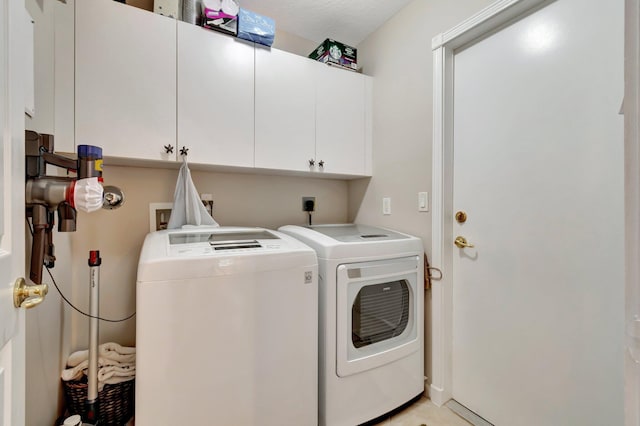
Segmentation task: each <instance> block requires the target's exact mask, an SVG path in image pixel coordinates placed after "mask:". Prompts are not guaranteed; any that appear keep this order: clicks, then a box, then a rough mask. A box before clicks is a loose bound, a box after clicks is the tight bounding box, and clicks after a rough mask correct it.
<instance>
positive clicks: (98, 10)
mask: <svg viewBox="0 0 640 426" xmlns="http://www.w3.org/2000/svg"><path fill="white" fill-rule="evenodd" d="M75 22H76V40H75V43H76V49H75V51H76V94H75V100H76V107H75V114H76V122H75V130H76V138H75V141H76V144H91V145H98V146H101V147H102V148H103V149H104V155H105V156H117V157H131V158H137V159H152V160H163V159H164V160H166V159H175V153H174V154H172V155H169V154H166V153H165V151H164V149H163V146H164V145H169V144H171V145H175V138H176V21H175V20H173V19H170V18H166V17H164V16H160V15H156V14H153V13H149V12H147V11H143V10H140V9H137V8H135V7H131V6H126V5H124V4H121V3H118V2H115V1H111V0H82V1H77V2H76V20H75Z"/></svg>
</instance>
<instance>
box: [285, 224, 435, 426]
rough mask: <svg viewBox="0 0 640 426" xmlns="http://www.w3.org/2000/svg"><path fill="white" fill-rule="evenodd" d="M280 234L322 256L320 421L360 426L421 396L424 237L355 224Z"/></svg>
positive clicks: (287, 230)
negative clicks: (296, 239) (289, 236)
mask: <svg viewBox="0 0 640 426" xmlns="http://www.w3.org/2000/svg"><path fill="white" fill-rule="evenodd" d="M279 231H281V232H283V233H286V234H289V235H292V236H294V237H295V238H298V239H299V240H300V241H302V242H304V243H305V244H307V245H309V246H310V247H312V248H313V249H314V250H315V251H316V252H317V254H318V273H319V284H318V285H319V290H320V305H319V406H318V413H319V415H318V419H319V424H320V425H322V426H354V425H357V424H360V423H363V422H366V421H369V420H372V419H374V418H376V417H378V416H381V415H383V414H385V413H387V412H389V411H391V410H393V409H395V408H397V407H399V406H401V405H402V404H404V403H405V402H408V401H410V400H411V399H413V398H414V397H416V396H418V395H419V394H421V393H422V392H423V391H424V339H423V324H424V322H423V318H424V310H423V309H424V308H423V307H424V290H423V279H424V269H423V248H422V242H421V240H420V239H418V238H416V237H412V236H410V235H406V234H402V233H399V232H394V231H391V230H388V229H381V228H374V227H369V226H363V225H354V224H347V225H318V226H311V227H301V226H283V227H281V228H280V229H279Z"/></svg>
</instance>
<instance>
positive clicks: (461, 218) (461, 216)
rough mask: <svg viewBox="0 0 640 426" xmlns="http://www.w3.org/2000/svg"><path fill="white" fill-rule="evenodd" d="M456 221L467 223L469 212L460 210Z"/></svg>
mask: <svg viewBox="0 0 640 426" xmlns="http://www.w3.org/2000/svg"><path fill="white" fill-rule="evenodd" d="M456 221H457V222H458V223H465V222H466V221H467V214H466V213H465V212H463V211H462V210H461V211H459V212H456Z"/></svg>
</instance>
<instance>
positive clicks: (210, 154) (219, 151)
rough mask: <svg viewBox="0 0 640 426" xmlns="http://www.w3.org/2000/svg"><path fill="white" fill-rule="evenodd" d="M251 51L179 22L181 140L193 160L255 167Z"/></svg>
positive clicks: (248, 45) (218, 35) (179, 113)
mask: <svg viewBox="0 0 640 426" xmlns="http://www.w3.org/2000/svg"><path fill="white" fill-rule="evenodd" d="M253 51H254V48H253V44H249V43H244V42H241V41H236V39H234V38H233V37H230V36H227V35H224V34H219V33H216V32H214V31H211V30H207V29H205V28H201V27H197V26H195V25H191V24H187V23H184V22H178V146H179V147H182V146H186V147H187V148H189V161H191V162H194V163H206V164H218V165H228V166H244V167H253V146H254V144H253V136H254V131H253V129H254V125H253V116H254V111H253V100H254V87H253V84H254V82H253V76H254V57H253Z"/></svg>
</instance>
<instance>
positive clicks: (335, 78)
mask: <svg viewBox="0 0 640 426" xmlns="http://www.w3.org/2000/svg"><path fill="white" fill-rule="evenodd" d="M316 78H317V83H316V84H317V85H316V165H318V166H319V167H320V170H321V171H323V172H325V173H338V174H354V175H371V132H370V127H371V117H370V114H371V80H370V78H369V77H367V76H364V75H362V74H357V73H354V72H352V71H347V70H343V69H340V68H336V67H331V66H323V67H321V68H319V69H318V72H317V77H316Z"/></svg>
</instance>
